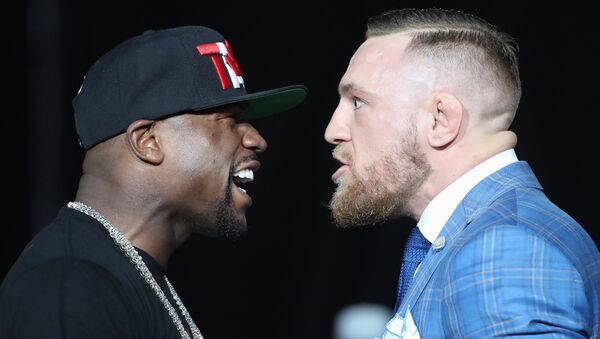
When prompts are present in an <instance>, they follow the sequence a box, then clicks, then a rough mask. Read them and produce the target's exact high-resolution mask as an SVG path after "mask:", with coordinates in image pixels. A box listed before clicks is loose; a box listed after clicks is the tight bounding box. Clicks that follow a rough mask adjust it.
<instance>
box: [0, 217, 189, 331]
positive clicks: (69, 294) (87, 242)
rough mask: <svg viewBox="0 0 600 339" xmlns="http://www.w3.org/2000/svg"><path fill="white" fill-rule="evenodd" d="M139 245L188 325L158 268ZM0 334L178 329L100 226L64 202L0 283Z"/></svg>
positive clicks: (138, 274)
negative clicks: (66, 205)
mask: <svg viewBox="0 0 600 339" xmlns="http://www.w3.org/2000/svg"><path fill="white" fill-rule="evenodd" d="M137 250H138V253H139V254H140V256H141V257H142V259H143V260H144V262H145V263H146V265H147V266H148V268H149V269H150V271H151V272H152V274H153V276H154V278H155V280H156V281H157V282H158V284H159V285H160V286H161V288H162V290H163V292H164V293H165V295H166V296H167V297H168V298H169V300H170V302H171V305H172V306H173V307H174V308H175V309H176V310H177V312H178V314H179V317H180V319H181V321H182V323H183V325H184V326H185V327H186V329H188V325H187V323H186V321H185V319H184V318H183V317H182V316H181V312H180V310H179V308H178V306H177V304H176V303H175V302H174V301H173V298H172V296H171V293H170V291H169V289H168V287H167V286H166V283H165V281H164V272H163V269H162V268H161V266H160V265H159V264H158V263H157V262H156V261H155V260H154V259H153V258H152V257H151V256H149V255H148V254H146V253H145V252H143V251H141V250H140V249H137ZM188 332H189V331H188ZM0 338H2V339H9V338H44V339H47V338H78V339H79V338H140V339H148V338H181V336H180V334H179V332H178V331H177V329H176V327H175V325H174V324H173V320H172V319H171V317H170V316H169V314H168V312H167V310H166V308H165V307H164V305H163V304H162V303H161V302H160V300H159V298H158V296H157V295H156V294H155V292H154V291H153V290H152V289H151V288H150V285H149V284H148V283H147V282H146V281H145V280H144V278H143V277H142V276H141V274H140V273H139V272H138V270H137V269H136V268H135V266H134V265H133V263H132V262H131V261H130V260H129V259H128V258H127V256H126V255H125V253H124V252H123V251H122V250H121V249H120V248H119V247H118V245H116V244H115V242H114V241H113V240H112V238H111V237H110V235H109V234H108V231H107V230H106V229H105V228H104V226H102V224H100V223H99V222H98V221H96V220H95V219H93V218H91V217H89V216H87V215H85V214H83V213H81V212H79V211H76V210H73V209H70V208H67V207H64V208H62V209H61V210H60V212H59V214H58V216H57V217H56V219H55V220H54V221H53V222H52V223H51V224H50V225H48V226H47V227H46V228H44V229H43V230H42V231H41V232H40V233H39V234H38V235H37V236H35V237H34V238H33V239H32V240H31V242H30V243H29V244H28V245H27V246H26V248H25V249H24V250H23V252H22V253H21V255H20V257H19V259H18V260H17V261H16V263H15V264H14V265H13V267H12V268H11V269H10V271H9V272H8V274H7V275H6V277H5V279H4V281H3V282H2V285H1V286H0Z"/></svg>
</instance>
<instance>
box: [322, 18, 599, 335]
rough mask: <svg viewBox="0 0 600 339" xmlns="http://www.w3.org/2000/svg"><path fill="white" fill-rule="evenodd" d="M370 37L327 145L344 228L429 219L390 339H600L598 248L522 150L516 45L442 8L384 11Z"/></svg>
mask: <svg viewBox="0 0 600 339" xmlns="http://www.w3.org/2000/svg"><path fill="white" fill-rule="evenodd" d="M366 36H367V39H366V40H365V42H364V43H363V44H362V45H361V46H360V47H359V48H358V49H357V51H356V52H355V54H354V56H353V57H352V59H351V61H350V63H349V65H348V68H347V71H346V73H345V74H344V76H343V77H342V79H341V81H340V84H339V94H340V101H339V104H338V106H337V108H336V109H335V111H334V113H333V116H332V117H331V121H330V122H329V125H328V126H327V130H326V132H325V138H326V140H327V141H328V142H330V143H331V144H334V145H336V147H335V149H334V151H333V157H334V158H335V159H336V160H337V161H338V162H339V164H340V168H339V169H338V170H337V171H336V172H335V173H334V174H333V176H332V180H333V181H334V182H335V183H336V184H337V185H338V186H337V189H336V192H335V193H334V195H333V198H332V201H331V204H330V207H331V210H332V213H333V217H334V220H335V222H336V224H337V225H338V226H340V227H348V226H352V225H363V224H373V223H378V222H381V221H384V220H388V219H391V218H394V217H398V216H401V215H404V216H409V217H411V218H413V219H415V220H417V221H418V224H417V227H416V228H415V229H414V230H413V231H411V235H410V236H409V241H408V244H407V246H406V249H405V260H404V261H403V263H402V271H401V277H400V282H399V288H398V293H399V296H398V300H397V305H396V311H395V316H394V317H393V318H392V319H391V320H390V321H389V323H388V324H387V326H386V328H385V329H382V335H383V338H385V339H388V338H419V337H422V338H487V337H502V336H517V337H530V336H549V337H574V338H585V337H591V338H598V337H599V336H600V253H599V252H598V248H597V247H596V245H595V244H594V242H593V240H592V239H591V238H590V236H589V235H588V234H587V233H586V231H585V230H584V229H583V228H582V227H581V226H580V225H579V224H578V223H577V222H576V221H575V220H574V219H573V218H572V217H570V216H569V215H568V214H567V213H565V212H564V211H562V210H561V209H560V208H558V207H557V206H556V205H554V204H553V203H552V202H551V201H550V200H549V199H548V198H547V197H546V196H545V195H544V192H543V190H542V187H541V185H540V183H539V182H538V180H537V179H536V177H535V175H534V174H533V172H532V170H531V168H530V166H529V165H528V164H527V163H526V162H524V161H519V160H518V159H517V156H516V153H515V151H514V147H515V145H516V135H515V134H514V133H513V132H511V131H509V127H510V124H511V122H512V121H513V119H514V116H515V112H516V110H517V106H518V104H519V100H520V96H521V84H520V79H519V69H518V63H517V56H516V44H515V43H514V41H513V39H512V38H511V37H510V36H508V35H507V34H505V33H502V32H499V31H498V30H497V29H496V28H495V27H494V26H492V25H491V24H489V23H488V22H486V21H484V20H483V19H481V18H479V17H476V16H474V15H471V14H468V13H464V12H460V11H456V10H443V9H422V10H416V9H404V10H395V11H390V12H386V13H382V14H380V15H378V16H376V17H373V18H371V19H370V20H369V23H368V29H367V34H366Z"/></svg>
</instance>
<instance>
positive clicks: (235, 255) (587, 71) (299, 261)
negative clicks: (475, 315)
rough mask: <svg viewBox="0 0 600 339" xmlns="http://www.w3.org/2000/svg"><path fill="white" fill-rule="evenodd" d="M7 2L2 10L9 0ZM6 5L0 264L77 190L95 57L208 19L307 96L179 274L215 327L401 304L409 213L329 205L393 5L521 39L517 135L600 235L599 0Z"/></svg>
mask: <svg viewBox="0 0 600 339" xmlns="http://www.w3.org/2000/svg"><path fill="white" fill-rule="evenodd" d="M2 6H3V7H7V6H8V4H7V3H6V2H5V3H4V4H3V5H2ZM11 6H16V7H12V8H10V9H9V8H4V10H3V11H2V15H3V16H4V18H3V19H4V20H3V26H5V27H4V29H3V33H4V34H3V36H4V39H3V40H4V41H3V43H4V46H3V54H4V58H3V59H4V60H8V62H5V63H4V65H5V67H4V77H3V83H5V86H3V88H5V89H4V90H3V93H4V94H3V97H4V99H3V102H4V106H5V110H6V111H5V112H4V114H3V120H4V121H5V122H8V124H4V126H3V127H4V128H3V130H4V133H3V137H4V138H3V139H4V142H2V145H4V146H5V147H4V148H3V149H4V150H5V151H8V152H5V153H4V154H5V155H4V157H3V166H2V167H3V170H4V173H5V187H6V188H5V189H4V190H3V191H4V192H5V198H6V199H5V203H4V204H3V205H4V207H3V209H4V213H3V216H4V218H3V222H2V236H1V237H0V238H1V241H2V243H1V246H0V247H1V252H0V253H1V254H2V256H1V258H2V262H1V263H0V264H1V265H2V266H0V277H3V276H4V274H5V273H6V271H7V270H8V268H9V267H10V265H11V264H12V262H14V260H15V259H16V257H17V256H18V254H19V253H20V251H21V250H22V248H23V246H24V245H25V243H26V241H27V240H28V239H29V238H30V237H31V236H32V235H33V234H35V233H36V232H37V231H38V230H39V229H40V228H41V227H43V225H44V224H45V223H47V222H48V221H49V220H51V218H52V217H53V216H54V214H55V212H56V210H57V209H58V208H59V207H60V206H62V205H64V204H65V203H66V202H67V201H69V200H71V199H72V197H73V195H74V193H75V190H76V185H77V181H78V177H79V174H80V162H81V159H82V152H81V151H80V150H79V148H78V146H77V142H76V138H75V134H74V132H73V131H74V128H73V121H72V110H71V106H70V100H71V98H72V96H73V95H74V94H75V92H76V91H77V89H78V87H79V84H80V82H81V78H82V76H83V74H84V73H85V71H86V70H87V68H88V67H89V66H90V65H91V64H92V63H93V61H94V60H95V59H96V58H97V57H98V56H100V55H101V54H103V53H104V52H106V51H107V50H108V49H109V48H111V47H112V46H114V45H115V44H116V43H118V42H120V41H122V40H124V39H125V38H128V37H130V36H132V35H136V34H139V33H141V32H142V31H144V30H146V29H150V28H166V27H172V26H180V25H193V24H200V25H206V26H210V27H213V28H215V29H217V30H218V31H220V32H221V33H223V34H224V35H225V36H226V37H227V38H228V39H229V40H230V42H231V43H232V46H233V49H234V52H235V54H236V58H237V60H238V62H239V64H240V66H241V67H242V70H243V71H244V75H245V76H244V78H245V80H246V85H247V88H248V90H249V91H257V90H263V89H268V88H272V87H276V86H282V85H286V84H291V83H301V84H305V85H307V86H308V87H309V89H310V94H309V96H308V98H307V100H306V101H305V103H304V104H303V105H302V106H300V107H298V108H296V109H294V110H293V111H290V112H287V113H284V114H281V115H278V116H274V117H271V118H268V119H265V120H260V121H258V122H256V124H255V126H256V127H257V128H258V129H259V131H260V132H261V133H262V134H263V136H264V137H265V138H266V139H267V141H268V142H269V150H268V151H267V152H266V153H265V154H264V155H263V156H262V157H261V160H262V162H263V167H262V169H261V171H260V172H259V173H258V175H257V179H256V181H255V183H254V184H253V185H252V187H251V188H250V191H251V194H252V195H253V198H254V202H255V203H254V206H253V207H252V208H251V209H250V210H249V211H248V220H249V226H250V233H249V235H248V236H247V237H246V238H244V239H243V240H241V241H238V242H234V243H232V242H229V241H226V240H222V239H207V238H202V237H197V236H195V237H192V238H191V239H190V240H189V241H188V242H187V243H186V244H185V245H184V246H183V247H182V248H180V249H179V250H178V251H177V252H176V253H175V255H174V256H173V257H172V260H171V266H170V268H169V276H170V278H171V280H172V281H173V283H174V285H175V286H176V287H177V290H178V291H179V293H180V295H181V297H182V299H183V300H184V302H185V303H186V305H187V306H188V308H189V309H190V311H191V313H192V315H193V316H194V318H195V319H196V322H197V324H198V325H199V327H200V328H201V330H202V332H203V333H204V335H205V336H206V337H207V338H210V339H219V338H221V339H224V338H317V339H319V338H331V335H332V334H331V333H332V322H333V319H334V316H335V314H336V312H337V311H338V310H339V309H340V308H341V307H343V306H345V305H348V304H352V303H357V302H373V303H381V304H384V305H387V306H390V307H391V306H392V305H393V300H394V294H395V285H396V278H397V275H398V271H399V263H400V257H401V252H402V248H403V244H404V240H405V237H406V235H407V233H408V228H409V226H410V224H411V222H410V221H409V220H399V221H397V222H394V223H388V224H385V225H380V226H376V227H371V228H369V229H360V230H351V231H349V230H344V231H342V230H337V229H335V228H334V227H333V226H332V225H331V223H330V221H329V213H328V210H327V208H326V207H325V203H326V202H327V201H328V200H329V197H330V194H331V191H332V189H333V185H332V183H331V182H330V179H329V177H330V175H331V173H332V172H333V171H334V169H335V167H336V165H335V164H334V162H333V161H332V160H331V156H330V151H331V147H330V146H329V145H328V144H327V143H326V142H325V141H324V139H323V133H324V129H325V126H326V124H327V122H328V119H329V117H330V115H331V113H332V111H333V109H334V108H335V106H336V103H337V92H336V86H337V83H338V81H339V78H340V77H341V75H342V74H343V72H344V70H345V68H346V65H347V63H348V60H349V58H350V57H351V55H352V53H353V52H354V50H355V48H356V47H358V45H359V44H360V43H361V41H362V36H363V33H364V28H365V25H364V23H365V20H366V18H367V17H369V16H370V15H372V14H375V13H378V12H380V11H381V10H385V9H390V8H395V7H413V6H417V7H424V6H438V7H454V8H459V9H464V10H467V11H471V12H473V13H475V14H477V15H480V16H482V17H483V18H485V19H487V20H489V21H491V22H492V23H494V24H496V25H497V26H498V27H499V28H500V29H501V30H503V31H506V32H508V33H510V34H511V35H513V36H514V37H516V38H517V42H518V43H519V45H520V60H521V74H522V81H523V99H522V103H521V106H520V108H519V111H518V115H517V118H516V120H515V122H514V124H513V127H512V129H513V130H514V131H515V132H516V133H517V135H518V136H519V144H518V146H517V148H516V150H517V155H518V156H519V158H520V159H523V160H527V161H528V162H529V163H530V165H531V166H532V167H533V169H534V171H535V172H536V173H537V175H538V178H539V179H540V181H541V183H542V185H543V186H544V188H545V190H546V193H547V194H548V195H549V196H550V197H551V198H552V199H553V200H554V202H555V203H557V204H558V205H559V206H561V207H563V209H565V210H566V211H567V212H568V213H570V214H571V215H573V216H574V217H575V218H576V219H577V220H579V221H580V222H581V223H582V224H583V225H584V227H586V229H587V230H588V231H589V232H590V234H592V236H593V237H594V239H595V240H596V243H598V242H599V239H600V232H599V231H597V230H596V227H595V221H596V220H597V218H594V214H593V212H594V207H595V206H594V205H595V204H594V203H595V202H596V201H597V198H596V197H595V195H594V193H595V192H594V189H593V188H592V187H596V186H597V185H596V183H595V179H596V168H595V166H594V165H592V162H594V160H595V159H593V158H595V157H597V154H598V150H597V145H598V143H597V141H596V140H597V139H596V136H597V135H596V131H597V128H596V125H595V121H597V120H598V119H597V118H596V117H595V115H596V114H597V111H598V109H597V102H596V100H597V89H598V86H597V80H596V79H597V78H596V73H597V72H596V67H597V66H596V65H597V62H598V61H597V58H594V57H593V53H594V51H595V50H596V48H594V47H593V46H594V45H595V44H596V40H597V38H596V33H595V32H594V31H595V28H596V23H595V22H596V17H595V15H594V13H595V12H594V11H593V10H591V7H589V6H591V5H589V6H582V5H581V4H579V3H577V2H574V1H571V2H561V3H558V4H552V3H549V2H545V3H544V4H542V3H533V2H527V3H525V2H524V1H514V2H507V1H502V2H493V3H492V2H484V1H446V2H440V1H437V2H436V1H387V2H385V1H371V2H369V3H368V4H365V3H358V4H351V3H350V2H325V1H322V2H319V3H308V2H300V1H295V2H277V3H273V4H269V5H267V4H262V3H258V2H242V3H237V2H231V1H219V2H217V1H212V2H209V1H176V0H172V1H120V2H117V1H95V2H92V1H67V0H29V1H22V3H21V2H19V4H11Z"/></svg>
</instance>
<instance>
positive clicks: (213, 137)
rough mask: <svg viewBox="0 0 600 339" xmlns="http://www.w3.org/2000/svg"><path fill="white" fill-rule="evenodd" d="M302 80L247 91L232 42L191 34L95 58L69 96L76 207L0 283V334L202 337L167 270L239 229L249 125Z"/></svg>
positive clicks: (251, 159)
mask: <svg viewBox="0 0 600 339" xmlns="http://www.w3.org/2000/svg"><path fill="white" fill-rule="evenodd" d="M305 95H306V89H305V88H304V87H303V86H289V87H284V88H279V89H275V90H270V91H265V92H259V93H252V94H248V93H247V92H246V89H245V87H244V79H243V78H242V72H241V70H240V67H239V65H238V64H237V62H236V60H235V58H234V56H233V54H232V50H231V46H230V45H229V42H228V41H227V40H225V39H224V38H223V37H222V36H221V35H220V34H219V33H218V32H216V31H214V30H212V29H209V28H206V27H200V26H188V27H179V28H174V29H167V30H162V31H148V32H146V33H144V34H142V35H140V36H136V37H134V38H132V39H129V40H127V41H125V42H123V43H122V44H120V45H118V46H117V47H115V48H114V49H112V50H111V51H110V52H108V53H107V54H106V55H104V56H103V57H101V58H100V59H99V60H98V61H97V62H96V63H95V64H94V65H93V66H92V67H91V69H90V70H89V72H88V73H87V75H86V77H85V80H84V82H83V84H82V87H81V89H80V90H79V93H78V94H77V95H76V96H75V98H74V100H73V107H74V110H75V123H76V129H77V134H78V137H79V140H80V143H81V145H82V147H83V148H84V149H85V150H86V154H85V158H84V162H83V175H82V177H81V179H80V183H79V188H78V191H77V194H76V197H75V200H74V201H73V202H70V203H68V206H65V207H63V208H62V209H61V210H60V211H59V213H58V216H57V217H56V219H55V220H54V221H53V222H52V223H51V224H50V225H49V226H47V227H46V228H45V229H44V230H42V231H41V232H40V233H39V234H38V235H37V236H36V237H35V238H34V239H33V240H32V241H31V242H30V243H29V244H28V245H27V247H26V248H25V250H24V251H23V253H22V254H21V256H20V257H19V259H18V260H17V262H16V263H15V265H14V266H13V267H12V268H11V270H10V271H9V273H8V274H7V276H6V277H5V279H4V281H3V283H2V286H1V287H0V337H1V338H33V337H35V338H202V335H201V333H200V330H199V329H198V328H197V326H196V325H195V324H194V321H193V320H192V319H191V317H190V314H189V313H188V311H187V310H186V308H185V306H184V305H183V302H182V301H181V299H180V298H179V297H178V296H177V293H176V292H175V290H174V288H173V286H172V285H171V284H170V283H169V281H168V279H167V277H166V276H165V272H164V269H165V267H166V266H167V262H168V260H169V257H170V255H171V253H172V252H173V251H174V250H175V249H176V248H177V247H178V246H179V245H180V244H181V243H183V242H184V241H185V240H186V238H187V237H188V236H189V235H190V234H191V233H192V232H196V233H199V234H204V235H209V236H219V235H221V236H229V237H238V236H240V235H241V234H243V233H244V232H245V231H246V218H245V211H246V209H247V208H248V207H250V205H251V203H252V199H251V198H250V196H249V195H248V193H247V192H246V191H245V190H244V189H243V188H242V187H240V186H241V185H242V184H244V183H246V182H249V181H252V180H253V177H254V172H255V171H256V170H258V168H259V166H260V163H259V162H258V159H257V155H256V154H257V153H260V152H263V151H264V150H265V149H266V147H267V144H266V142H265V140H264V139H263V138H262V137H261V135H260V134H259V133H258V131H257V130H256V129H254V128H253V127H252V126H251V125H250V124H249V123H247V122H246V121H247V120H251V119H254V118H258V117H263V116H266V115H269V114H273V113H277V112H281V111H285V110H287V109H290V108H292V107H294V106H296V105H297V104H299V103H300V102H301V101H302V100H303V99H304V97H305Z"/></svg>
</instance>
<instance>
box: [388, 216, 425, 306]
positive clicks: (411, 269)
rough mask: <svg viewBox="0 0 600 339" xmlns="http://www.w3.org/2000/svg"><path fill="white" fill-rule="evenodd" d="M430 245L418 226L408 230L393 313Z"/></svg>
mask: <svg viewBox="0 0 600 339" xmlns="http://www.w3.org/2000/svg"><path fill="white" fill-rule="evenodd" d="M430 247H431V243H430V242H429V241H428V240H427V239H425V237H424V236H423V234H421V231H419V228H418V227H415V228H413V229H412V230H411V231H410V234H409V235H408V240H407V241H406V246H405V247H404V256H403V257H402V267H401V268H400V279H398V297H397V299H396V307H395V308H394V313H396V311H397V310H398V307H400V304H401V303H402V298H404V295H405V294H406V291H408V288H409V287H410V284H411V283H412V280H413V276H414V274H415V271H416V270H417V266H419V264H420V263H421V261H423V258H425V255H426V254H427V251H429V248H430Z"/></svg>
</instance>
